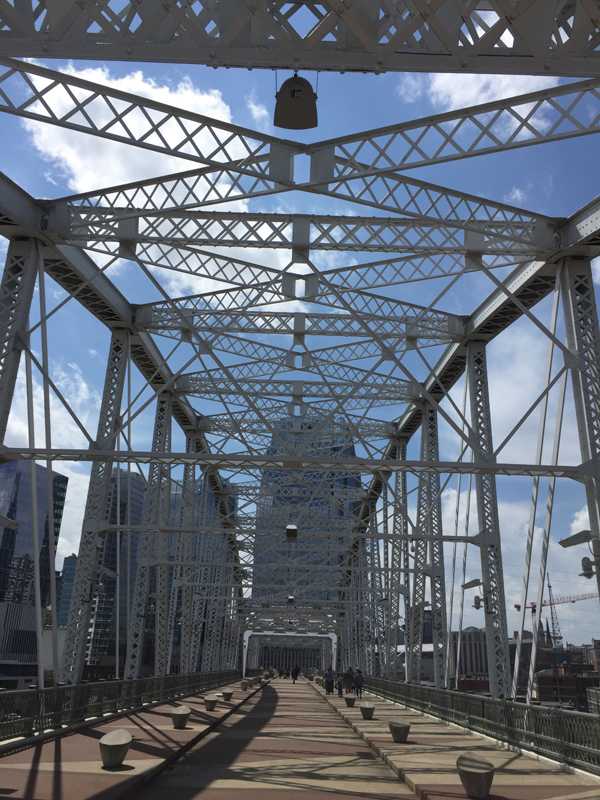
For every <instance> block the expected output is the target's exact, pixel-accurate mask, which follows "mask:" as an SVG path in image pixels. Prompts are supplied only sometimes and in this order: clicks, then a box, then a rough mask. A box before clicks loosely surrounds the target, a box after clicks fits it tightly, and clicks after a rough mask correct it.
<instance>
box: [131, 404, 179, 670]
mask: <svg viewBox="0 0 600 800" xmlns="http://www.w3.org/2000/svg"><path fill="white" fill-rule="evenodd" d="M172 405H173V398H172V396H171V394H170V393H169V392H163V393H161V394H159V395H158V397H157V400H156V415H155V419H154V433H153V436H152V452H155V453H164V452H165V451H166V450H168V449H169V447H170V442H171V415H172ZM169 493H170V481H169V467H168V466H165V465H164V464H160V463H157V462H153V463H152V464H150V470H149V472H148V482H147V484H146V495H145V498H144V515H143V524H144V526H147V527H148V529H149V530H148V532H147V533H143V534H141V539H140V544H139V547H138V564H137V569H136V576H135V587H134V590H133V598H132V602H131V620H130V623H129V630H128V640H127V659H126V662H125V674H124V677H125V679H126V680H131V679H134V678H139V677H140V671H141V667H142V653H143V648H144V631H145V627H146V611H147V605H148V595H149V593H150V586H151V584H150V576H151V569H152V562H153V561H154V562H156V561H157V560H158V559H157V554H158V557H159V558H160V556H161V551H162V550H163V549H164V548H163V547H162V546H160V544H162V543H159V541H158V540H159V539H161V538H162V539H164V540H165V542H166V537H167V535H166V534H164V533H160V532H159V529H160V527H161V523H162V522H163V519H164V517H165V516H167V517H168V514H169V509H170V496H169ZM159 566H160V565H159ZM165 568H166V567H165ZM159 582H160V577H159V576H158V575H157V577H156V582H155V584H156V585H155V595H156V612H155V636H156V635H157V633H158V632H159V629H160V631H162V629H163V627H164V629H165V638H164V640H163V641H162V642H161V641H160V640H159V641H156V640H155V642H154V658H155V662H154V668H155V672H156V674H164V672H160V671H159V670H160V669H166V660H167V654H168V642H167V640H166V624H164V625H163V626H159V623H158V616H159V613H161V611H159V608H158V606H159V604H160V601H161V598H160V591H161V587H160V586H159ZM163 588H164V589H165V590H166V589H167V588H168V587H166V584H165V586H164V587H163ZM167 598H168V593H167ZM162 611H163V612H164V611H165V609H162ZM166 622H167V620H166V619H165V623H166Z"/></svg>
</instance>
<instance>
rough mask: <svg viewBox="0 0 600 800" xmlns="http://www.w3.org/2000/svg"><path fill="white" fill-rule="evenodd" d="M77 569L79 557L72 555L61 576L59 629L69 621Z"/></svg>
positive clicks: (64, 565)
mask: <svg viewBox="0 0 600 800" xmlns="http://www.w3.org/2000/svg"><path fill="white" fill-rule="evenodd" d="M76 569H77V556H76V555H75V553H71V555H70V556H66V557H65V560H64V562H63V568H62V572H61V574H60V596H59V599H58V614H57V622H58V626H59V627H64V626H65V625H67V623H68V621H69V610H70V608H71V594H72V593H73V583H74V581H75V570H76Z"/></svg>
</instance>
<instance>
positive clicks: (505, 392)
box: [0, 62, 600, 641]
mask: <svg viewBox="0 0 600 800" xmlns="http://www.w3.org/2000/svg"><path fill="white" fill-rule="evenodd" d="M47 66H50V67H53V68H64V67H65V66H69V69H72V70H74V71H76V72H83V76H84V77H88V78H95V79H97V80H103V81H104V80H107V81H111V82H114V81H116V82H117V84H118V85H119V86H120V88H124V89H125V90H128V91H140V92H143V93H147V94H150V95H151V96H158V97H160V99H162V100H163V101H165V102H171V103H173V104H179V105H183V106H184V107H190V108H192V109H193V110H196V111H200V112H202V113H205V114H208V115H211V114H213V115H216V116H220V117H222V118H226V119H229V120H231V121H232V122H234V123H237V124H240V125H243V126H248V127H252V128H257V129H260V130H263V131H265V132H272V133H276V134H277V135H281V132H280V131H277V130H274V129H273V128H272V126H271V118H272V109H273V102H274V92H275V82H276V79H277V81H278V82H279V85H281V83H282V81H283V80H285V78H286V77H288V76H289V73H285V72H282V71H279V72H278V73H277V76H276V75H275V73H274V72H268V71H260V70H253V71H249V70H235V69H229V70H226V69H223V70H213V69H208V68H204V67H195V66H194V67H184V66H170V65H163V64H158V65H155V64H124V63H111V64H108V65H102V64H99V63H95V62H85V63H84V62H75V63H72V64H70V65H66V62H48V63H47ZM306 77H308V78H309V79H310V80H311V81H312V82H313V85H316V84H317V76H316V75H315V74H314V73H306ZM556 82H557V81H556V80H555V79H552V78H549V77H543V78H536V77H521V78H513V77H491V78H490V77H483V76H482V77H479V76H469V75H452V76H429V75H407V76H399V75H394V74H388V75H380V76H373V75H351V74H348V75H337V74H329V73H326V74H321V75H320V76H319V77H318V94H319V128H318V130H317V131H309V132H306V133H299V134H295V133H294V132H292V136H291V138H297V139H300V140H302V141H314V140H316V139H324V138H328V137H334V136H339V135H341V134H344V133H349V132H352V131H359V130H364V129H369V128H374V127H378V126H382V125H386V124H390V123H394V122H398V121H402V120H407V119H412V118H415V117H419V116H427V115H430V114H433V113H438V112H442V111H446V110H448V109H450V108H454V107H460V106H463V105H470V104H473V103H478V102H485V101H488V100H491V99H494V98H496V97H501V96H510V95H512V94H518V93H521V92H525V91H533V90H536V89H540V88H546V87H547V86H550V85H552V84H553V83H556ZM0 131H1V141H2V144H3V147H2V150H1V153H0V169H1V170H2V171H3V172H5V173H6V174H7V175H8V176H9V177H10V178H11V179H13V180H14V181H16V182H17V183H19V184H20V185H22V186H23V187H24V188H25V189H26V190H27V191H28V192H30V193H31V194H32V195H34V196H37V197H60V196H63V195H66V194H70V193H72V192H74V191H84V190H87V189H93V188H96V187H102V186H105V185H111V184H115V183H119V182H121V181H126V180H130V179H134V178H136V177H151V176H153V175H158V174H163V173H165V172H167V171H169V170H172V169H189V168H191V167H192V166H193V165H192V164H190V163H189V162H180V165H177V164H176V163H175V162H174V160H169V159H165V158H163V157H158V156H156V155H154V154H148V153H146V152H144V151H141V150H133V149H128V148H125V147H124V146H120V145H114V144H112V143H109V144H107V143H103V142H98V140H95V139H92V138H91V137H87V136H85V135H81V134H74V133H71V132H64V131H60V130H58V129H56V128H52V127H51V126H45V127H42V126H40V125H39V124H37V123H23V122H22V121H20V120H18V119H15V118H11V117H0ZM597 152H598V142H597V138H596V137H595V136H591V137H584V138H580V139H576V140H571V141H566V142H559V143H555V144H549V145H543V146H538V147H533V148H525V149H523V150H518V151H514V152H508V153H502V154H497V155H492V156H484V157H479V158H474V159H469V160H464V161H459V162H454V163H449V164H444V165H439V166H436V167H431V168H428V169H425V170H414V171H413V173H412V174H414V176H415V177H418V178H421V179H425V180H430V181H432V182H435V183H440V184H445V185H448V186H451V187H454V188H457V189H461V190H463V191H467V192H472V193H474V194H480V195H483V196H486V197H489V198H492V199H496V200H502V201H507V202H511V203H514V204H515V205H519V206H523V207H525V208H529V209H531V210H534V211H538V212H542V213H545V214H549V215H556V216H568V215H570V214H571V213H573V212H574V211H575V210H576V209H577V208H579V207H580V206H582V205H584V204H585V203H587V202H589V201H590V200H591V199H592V198H593V197H594V196H595V195H596V194H597V189H598V186H599V181H598V177H599V174H600V160H599V159H598V157H597ZM249 208H250V209H251V210H265V209H271V210H277V211H280V210H283V211H291V210H293V209H295V210H299V211H308V210H318V211H323V212H327V211H335V212H337V213H344V212H346V211H348V212H350V209H349V207H348V206H345V205H344V204H342V203H333V202H330V201H327V200H326V199H325V198H318V199H316V198H314V197H308V198H305V197H299V196H297V193H296V195H286V196H282V197H275V198H272V199H267V200H261V201H260V202H255V203H250V205H249ZM352 213H359V214H363V213H366V214H370V213H371V212H370V211H368V210H367V211H364V210H363V211H361V210H359V209H358V208H357V207H354V208H353V209H352ZM0 246H1V245H0ZM246 257H247V258H249V259H250V260H252V259H253V257H254V254H253V251H247V254H246ZM369 260H370V259H369ZM109 274H110V276H111V277H112V278H113V279H114V280H115V282H116V283H117V285H119V287H120V288H121V289H122V290H123V291H124V292H125V293H126V294H127V295H128V297H129V298H130V299H132V301H134V302H143V301H145V300H150V299H153V295H152V292H151V290H150V288H149V287H148V286H147V284H146V283H144V282H140V279H139V276H138V275H137V273H134V272H133V271H132V270H131V269H129V268H128V267H127V265H125V266H124V267H123V266H121V267H120V268H119V269H118V270H117V271H116V272H115V271H112V272H110V273H109ZM172 288H174V287H172ZM184 289H185V286H184V285H183V284H182V285H181V291H180V292H179V293H182V294H183V293H184ZM438 289H439V284H435V282H429V284H428V285H424V284H417V285H416V286H412V287H406V290H405V291H402V293H401V296H402V297H403V298H405V299H408V300H411V301H413V302H425V301H428V300H429V299H430V298H431V297H432V296H433V294H434V293H435V292H436V291H437V290H438ZM50 290H51V292H50V293H51V298H50V299H51V300H54V301H55V302H56V300H57V299H59V298H60V297H61V293H60V291H58V288H57V287H52V286H51V287H50ZM490 290H491V284H490V282H489V281H488V280H487V279H486V278H484V277H481V276H472V277H471V278H470V282H468V283H466V284H464V286H463V284H461V285H460V286H459V291H458V292H455V293H454V294H453V295H452V296H448V297H447V298H444V301H443V302H442V303H441V306H442V307H443V308H447V309H448V310H452V311H453V312H454V313H469V311H471V310H472V309H473V307H474V305H475V302H476V300H477V298H478V297H483V293H484V292H488V291H490ZM175 293H177V292H175ZM549 308H550V304H549V302H546V303H544V304H541V307H540V309H538V313H539V315H540V318H542V319H544V320H547V319H548V316H549ZM49 328H50V343H51V354H52V356H53V365H54V366H53V369H54V372H53V376H54V378H55V379H56V380H57V382H59V385H61V388H64V391H65V394H66V395H67V396H68V397H70V398H72V399H73V401H74V402H73V405H74V408H75V409H76V410H77V412H78V413H79V414H80V415H81V417H82V419H85V420H86V421H87V422H88V423H89V428H90V430H92V431H93V430H94V427H95V415H96V413H97V405H98V397H99V391H100V387H101V384H102V379H103V371H104V366H103V365H104V357H105V354H106V349H107V345H108V336H107V332H106V329H105V328H103V326H101V325H100V324H99V323H97V322H95V321H94V320H93V318H92V317H91V316H90V315H89V314H88V313H87V312H85V311H84V310H83V309H82V308H81V307H80V306H79V305H78V304H77V303H76V302H71V303H69V304H68V305H67V306H66V307H65V309H64V310H63V311H61V312H60V314H57V315H56V316H55V317H54V318H53V320H52V322H51V323H50V326H49ZM34 345H35V342H34ZM544 354H545V343H544V341H543V339H542V337H541V336H540V335H539V334H537V333H536V332H535V331H534V329H533V326H532V325H531V323H530V322H528V321H522V322H520V323H518V324H517V325H516V326H514V327H513V329H511V331H509V332H507V333H506V334H503V335H502V336H501V337H499V338H498V340H497V341H495V342H494V343H493V344H492V345H491V346H490V348H489V363H490V387H491V393H492V404H493V407H494V415H495V429H494V434H495V438H496V442H498V441H499V439H500V438H502V435H503V434H504V433H505V432H506V431H507V430H508V429H509V428H510V427H511V424H512V422H514V419H515V414H517V413H518V409H519V408H523V407H524V406H525V405H526V399H527V398H528V399H529V401H530V400H531V399H533V397H534V396H535V394H536V390H537V391H539V389H540V385H541V384H540V382H539V379H540V377H541V365H542V364H543V359H544ZM430 357H433V354H431V356H430ZM460 390H461V387H460V386H458V387H457V390H456V391H457V396H458V395H459V394H460ZM20 391H21V400H22V386H21V389H20ZM20 408H22V404H21V406H20ZM568 412H569V413H570V414H571V418H570V419H569V420H568V421H567V428H566V433H565V442H566V446H565V459H566V460H573V463H576V461H577V454H576V452H574V450H573V446H572V443H573V440H574V428H573V420H572V407H571V405H570V401H569V406H568ZM568 416H569V414H568ZM511 421H512V422H511ZM55 426H56V431H57V435H60V434H63V435H64V443H65V444H66V443H67V442H72V441H74V439H73V432H72V426H69V424H68V421H67V420H66V419H65V415H64V413H62V412H61V411H60V410H59V409H57V408H55ZM150 426H151V421H146V420H140V423H139V427H138V429H137V431H136V433H137V435H138V437H139V438H138V442H140V443H143V442H144V441H146V442H147V440H148V436H149V433H150ZM9 435H10V436H12V437H13V440H14V441H23V437H24V427H23V418H22V416H20V414H19V412H18V411H17V412H16V413H15V414H13V419H12V420H11V428H10V431H9ZM535 435H536V420H535V419H534V420H532V422H531V423H530V424H528V425H526V426H525V427H524V429H523V431H522V432H521V433H520V434H519V436H518V437H517V438H516V440H515V442H514V443H513V444H512V445H511V448H512V449H511V450H507V453H506V455H505V457H506V460H509V459H510V458H513V459H514V460H523V461H528V460H533V451H532V448H533V447H534V442H535ZM441 436H442V449H443V450H444V452H446V455H447V456H448V457H452V454H454V456H455V455H456V441H455V439H454V438H453V437H452V436H451V435H450V433H449V431H447V430H445V429H444V426H441ZM59 443H60V442H59ZM75 446H77V445H75ZM417 446H418V442H417V441H415V443H414V445H413V450H415V449H416V448H417ZM567 451H568V452H567ZM413 455H416V453H413ZM63 471H64V472H66V473H67V474H68V475H69V477H70V481H71V488H70V491H69V496H68V506H67V509H66V516H65V523H64V525H63V535H62V543H61V548H60V553H61V556H62V555H65V554H67V553H68V552H70V551H71V550H72V549H76V545H77V541H78V531H79V528H80V520H81V513H82V509H83V504H84V498H85V486H86V481H87V476H86V471H85V469H84V468H80V467H76V466H69V467H68V468H65V469H64V470H63ZM451 486H454V482H452V483H451ZM530 491H531V483H530V481H528V480H525V479H510V480H509V479H502V480H500V481H499V496H500V511H501V519H502V525H503V541H504V542H505V545H504V546H505V564H506V572H507V576H506V577H507V598H508V603H509V606H510V605H512V603H513V602H516V599H517V597H516V595H517V594H518V585H519V579H520V571H521V567H522V563H523V543H524V532H523V530H524V528H523V526H524V525H526V522H527V517H528V498H529V496H530ZM463 492H464V484H463ZM453 502H454V495H453V493H452V491H450V492H448V493H447V497H446V503H445V517H446V522H447V530H446V532H447V533H451V532H452V530H453V529H452V525H453V506H452V504H453ZM583 504H584V497H583V493H582V491H581V488H580V487H579V486H574V485H572V484H569V483H566V482H562V483H560V485H559V490H558V495H557V503H556V509H555V524H554V526H553V535H554V537H555V538H559V536H560V535H563V534H564V533H566V532H568V530H569V528H570V527H571V526H572V525H574V526H575V528H576V527H577V525H579V527H581V524H580V523H582V511H581V509H582V507H583ZM541 506H542V508H543V503H542V504H541ZM463 508H464V503H463ZM578 514H579V517H578V516H577V515H578ZM538 524H541V518H540V519H538ZM585 554H586V553H585V551H581V550H579V551H578V552H573V551H570V552H569V553H565V552H564V551H562V550H560V548H557V546H556V545H554V546H553V547H552V549H551V554H550V570H551V574H552V576H553V579H554V583H555V593H557V594H559V593H560V594H563V593H567V592H573V593H576V592H584V591H591V590H592V586H591V582H587V581H585V580H584V579H583V578H579V577H577V576H576V575H577V572H578V571H579V569H578V561H579V559H580V558H581V556H582V555H585ZM471 558H472V561H470V574H469V575H468V576H467V577H473V576H475V575H476V574H479V573H478V567H477V565H476V563H475V558H474V557H473V556H471ZM471 573H473V574H472V575H471ZM559 615H560V618H561V621H562V622H563V627H564V629H565V633H566V636H567V638H569V639H570V640H573V641H575V640H577V641H579V640H582V639H590V638H591V637H592V636H600V626H598V625H597V623H596V620H595V618H597V606H596V605H595V604H593V603H581V604H579V605H577V606H562V607H561V608H560V609H559ZM466 619H467V622H468V623H470V624H478V623H479V621H480V617H478V616H477V615H476V613H475V612H472V613H471V612H469V614H468V615H467V618H466ZM513 623H514V619H513V618H511V620H510V622H509V624H510V630H512V628H513V626H514V625H513Z"/></svg>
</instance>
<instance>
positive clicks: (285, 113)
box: [273, 72, 317, 131]
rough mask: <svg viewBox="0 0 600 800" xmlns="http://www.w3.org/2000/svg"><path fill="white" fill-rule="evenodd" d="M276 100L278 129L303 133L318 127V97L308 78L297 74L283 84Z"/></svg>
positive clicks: (276, 124) (274, 122) (275, 123)
mask: <svg viewBox="0 0 600 800" xmlns="http://www.w3.org/2000/svg"><path fill="white" fill-rule="evenodd" d="M275 98H276V101H275V118H274V120H273V124H274V125H275V127H276V128H288V129H289V130H294V131H303V130H307V129H308V128H316V127H317V95H316V93H315V92H314V90H313V88H312V86H311V85H310V83H309V82H308V81H307V80H306V78H301V77H300V76H299V75H298V73H297V72H295V73H294V74H293V76H292V77H291V78H288V79H287V81H284V82H283V83H282V84H281V89H280V90H279V91H278V92H277V94H276V95H275Z"/></svg>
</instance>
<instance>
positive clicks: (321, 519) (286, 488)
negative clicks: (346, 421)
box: [252, 417, 360, 604]
mask: <svg viewBox="0 0 600 800" xmlns="http://www.w3.org/2000/svg"><path fill="white" fill-rule="evenodd" d="M268 454H269V455H277V456H282V457H285V456H287V457H289V458H293V457H294V455H296V456H297V455H299V454H310V455H324V456H326V457H329V458H330V457H331V456H333V455H339V456H340V457H347V456H354V455H355V451H354V443H353V441H352V436H351V433H350V431H349V430H348V429H347V427H345V426H344V425H340V424H336V423H334V422H332V421H331V420H330V419H320V418H319V417H290V418H289V419H285V420H282V421H280V422H279V424H278V425H277V427H276V428H275V430H274V432H273V435H272V439H271V446H270V447H269V450H268ZM359 490H360V477H359V476H358V475H352V474H349V473H343V472H332V471H327V470H324V469H318V468H316V469H314V470H311V471H307V470H303V471H302V472H291V471H289V470H282V469H269V470H265V471H264V473H263V477H262V481H261V494H260V497H259V500H258V503H257V513H256V544H255V551H254V580H253V591H252V596H253V598H255V599H263V600H267V599H268V600H269V601H271V602H275V603H281V602H285V601H286V599H287V597H288V596H293V597H294V600H295V602H296V603H306V604H311V603H315V602H323V601H331V600H335V599H336V598H337V597H338V593H339V589H340V587H339V586H338V585H336V583H337V581H338V579H339V572H340V569H339V568H340V564H341V559H343V558H344V557H345V554H347V552H348V542H349V540H350V538H351V536H352V531H353V527H354V524H355V522H356V518H355V513H356V503H357V498H358V492H359ZM288 525H294V526H296V527H297V531H298V533H297V536H296V537H294V538H290V537H289V536H287V535H286V527H287V526H288Z"/></svg>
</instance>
